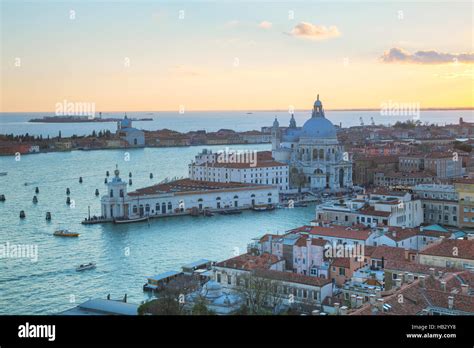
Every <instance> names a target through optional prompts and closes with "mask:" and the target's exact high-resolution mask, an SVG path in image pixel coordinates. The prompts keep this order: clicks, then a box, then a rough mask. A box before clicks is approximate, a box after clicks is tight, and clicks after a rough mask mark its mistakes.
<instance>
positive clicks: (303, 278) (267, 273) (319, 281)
mask: <svg viewBox="0 0 474 348" xmlns="http://www.w3.org/2000/svg"><path fill="white" fill-rule="evenodd" d="M255 275H256V276H258V277H262V278H267V279H272V280H276V281H282V282H291V283H298V284H305V285H312V286H324V285H326V284H330V283H331V280H330V279H327V278H320V277H310V276H307V275H303V274H298V273H293V272H281V271H273V270H257V271H255Z"/></svg>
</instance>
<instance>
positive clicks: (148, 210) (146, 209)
mask: <svg viewBox="0 0 474 348" xmlns="http://www.w3.org/2000/svg"><path fill="white" fill-rule="evenodd" d="M145 211H146V212H148V213H149V212H150V205H149V204H147V205H145Z"/></svg>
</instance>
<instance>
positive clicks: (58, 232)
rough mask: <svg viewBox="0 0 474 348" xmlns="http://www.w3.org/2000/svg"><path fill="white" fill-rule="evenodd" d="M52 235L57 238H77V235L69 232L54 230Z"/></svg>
mask: <svg viewBox="0 0 474 348" xmlns="http://www.w3.org/2000/svg"><path fill="white" fill-rule="evenodd" d="M53 235H55V236H57V237H79V233H77V232H71V231H69V230H56V231H54V233H53Z"/></svg>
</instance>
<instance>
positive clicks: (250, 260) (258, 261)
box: [216, 253, 282, 271]
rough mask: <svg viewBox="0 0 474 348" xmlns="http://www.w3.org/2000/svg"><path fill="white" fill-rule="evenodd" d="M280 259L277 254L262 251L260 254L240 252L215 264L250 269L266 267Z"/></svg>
mask: <svg viewBox="0 0 474 348" xmlns="http://www.w3.org/2000/svg"><path fill="white" fill-rule="evenodd" d="M281 260H282V259H280V258H279V257H278V256H276V255H272V254H269V253H263V254H262V255H251V254H242V255H239V256H236V257H233V258H231V259H228V260H225V261H221V262H218V263H217V264H216V266H218V267H226V268H234V269H243V270H246V271H251V270H256V269H268V268H270V267H271V266H272V265H273V264H275V263H277V262H279V261H281Z"/></svg>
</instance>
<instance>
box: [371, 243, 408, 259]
mask: <svg viewBox="0 0 474 348" xmlns="http://www.w3.org/2000/svg"><path fill="white" fill-rule="evenodd" d="M364 253H365V255H366V256H369V254H368V253H370V257H371V258H373V259H382V257H383V258H384V260H395V261H408V260H407V258H406V250H405V249H403V248H396V247H391V246H387V245H378V246H376V247H373V249H372V248H368V247H365V248H364ZM408 253H409V254H410V253H411V254H416V250H408Z"/></svg>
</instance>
